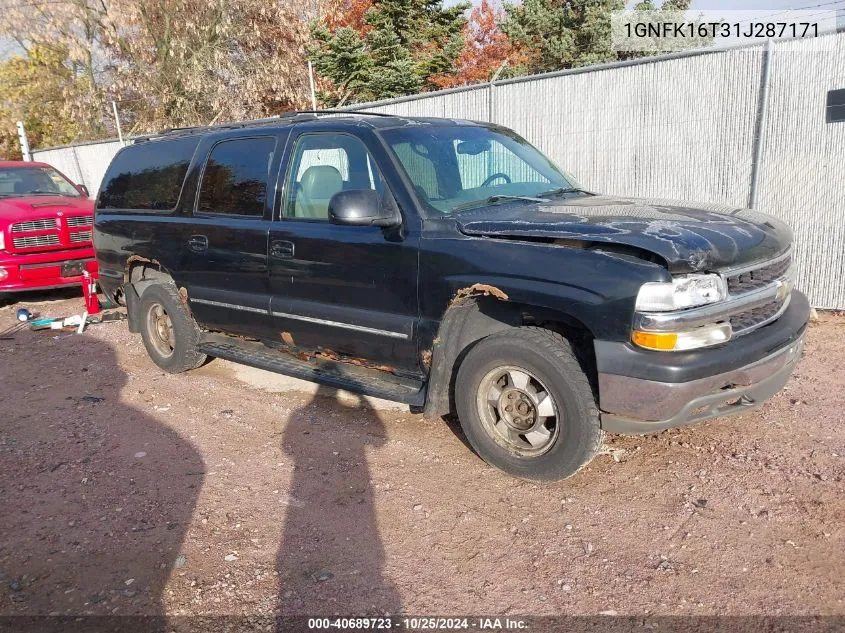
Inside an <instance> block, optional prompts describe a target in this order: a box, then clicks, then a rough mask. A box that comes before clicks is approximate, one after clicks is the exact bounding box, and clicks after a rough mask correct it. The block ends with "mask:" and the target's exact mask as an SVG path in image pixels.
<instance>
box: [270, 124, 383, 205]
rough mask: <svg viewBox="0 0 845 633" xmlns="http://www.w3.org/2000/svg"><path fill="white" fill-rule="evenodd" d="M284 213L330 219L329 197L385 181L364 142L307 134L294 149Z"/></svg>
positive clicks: (341, 136)
mask: <svg viewBox="0 0 845 633" xmlns="http://www.w3.org/2000/svg"><path fill="white" fill-rule="evenodd" d="M289 179H290V182H289V183H288V186H287V203H286V205H285V215H286V216H287V217H292V218H305V219H309V220H328V219H329V200H331V198H332V196H333V195H334V194H336V193H339V192H341V191H350V190H358V189H370V190H375V191H378V192H379V193H382V192H383V191H384V184H383V181H382V178H381V174H380V173H379V170H378V167H376V164H375V162H374V161H373V159H372V157H371V156H370V153H369V152H368V151H367V148H366V147H364V144H363V143H362V142H361V141H360V140H358V139H357V138H355V137H354V136H349V135H348V134H335V133H325V134H306V135H304V136H301V137H300V138H299V140H298V141H297V143H296V149H295V150H294V152H293V161H292V165H291V169H290V176H289Z"/></svg>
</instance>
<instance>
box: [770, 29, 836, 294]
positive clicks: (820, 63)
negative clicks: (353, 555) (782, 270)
mask: <svg viewBox="0 0 845 633" xmlns="http://www.w3.org/2000/svg"><path fill="white" fill-rule="evenodd" d="M831 39H832V40H833V44H832V43H831ZM825 40H826V41H825ZM771 68H772V76H771V84H770V86H771V87H770V94H769V108H768V118H767V125H766V130H765V132H764V135H763V138H764V139H765V141H764V143H763V156H762V173H761V177H760V188H759V194H758V195H759V203H760V204H759V208H760V210H762V211H768V212H770V213H772V214H774V215H776V216H777V217H779V218H781V219H783V220H785V221H786V222H788V223H789V224H790V225H791V226H792V228H793V230H794V231H795V248H796V260H797V262H798V285H799V287H800V288H802V289H803V290H804V291H805V292H806V293H807V294H808V296H809V297H810V298H811V302H812V303H813V305H816V306H819V307H828V308H840V309H841V308H845V123H842V122H840V123H825V102H826V98H827V92H828V90H831V89H835V88H845V34H839V35H832V36H826V37H825V38H821V39H819V40H803V41H802V40H798V41H793V42H782V43H779V44H777V46H776V47H775V52H774V55H773V57H772V67H771Z"/></svg>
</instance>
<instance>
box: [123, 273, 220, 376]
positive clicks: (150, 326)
mask: <svg viewBox="0 0 845 633" xmlns="http://www.w3.org/2000/svg"><path fill="white" fill-rule="evenodd" d="M161 312H163V314H164V317H165V319H164V320H162V319H161ZM137 317H138V324H139V325H140V329H141V338H142V339H143V340H144V347H146V348H147V353H148V354H149V355H150V358H151V359H152V360H153V362H154V363H155V364H156V365H158V366H159V367H161V368H162V369H163V370H164V371H166V372H169V373H171V374H178V373H181V372H183V371H188V370H189V369H196V368H197V367H199V366H200V365H202V364H203V363H204V362H205V359H206V355H205V354H203V353H202V352H200V351H198V350H197V342H198V341H199V336H200V330H199V328H198V327H197V324H196V322H195V321H194V319H193V317H191V315H190V314H189V313H188V310H187V308H186V307H185V306H184V304H183V303H182V301H181V300H180V298H179V293H178V291H177V290H176V286H175V284H173V283H155V284H151V285H149V286H147V287H146V288H145V289H144V291H143V293H142V294H141V298H140V301H139V302H138V314H137ZM167 319H169V325H161V326H160V327H162V328H163V329H165V330H167V334H166V336H161V335H160V331H159V324H162V323H166V320H167ZM165 339H166V340H165ZM168 348H169V350H168ZM168 351H169V353H168Z"/></svg>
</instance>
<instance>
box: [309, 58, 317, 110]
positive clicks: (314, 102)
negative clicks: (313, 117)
mask: <svg viewBox="0 0 845 633" xmlns="http://www.w3.org/2000/svg"><path fill="white" fill-rule="evenodd" d="M308 83H309V84H310V85H311V109H312V110H316V109H317V93H316V92H314V64H312V63H311V60H310V59H309V60H308Z"/></svg>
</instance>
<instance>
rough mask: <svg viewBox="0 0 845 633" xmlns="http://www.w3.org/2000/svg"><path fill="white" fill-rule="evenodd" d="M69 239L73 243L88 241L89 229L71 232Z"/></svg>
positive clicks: (89, 238)
mask: <svg viewBox="0 0 845 633" xmlns="http://www.w3.org/2000/svg"><path fill="white" fill-rule="evenodd" d="M70 241H71V242H73V243H74V244H78V243H79V242H90V241H91V231H77V232H76V233H71V234H70Z"/></svg>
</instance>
